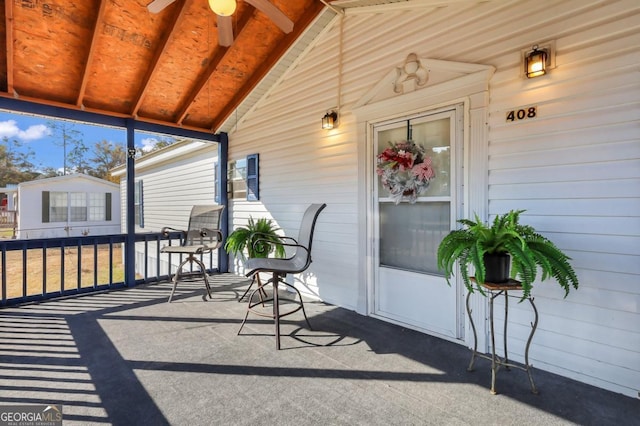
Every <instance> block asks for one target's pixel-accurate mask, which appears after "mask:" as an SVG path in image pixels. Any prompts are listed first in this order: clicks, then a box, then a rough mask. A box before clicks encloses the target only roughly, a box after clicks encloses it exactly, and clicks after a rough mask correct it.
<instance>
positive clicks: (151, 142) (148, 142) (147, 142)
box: [140, 138, 158, 152]
mask: <svg viewBox="0 0 640 426" xmlns="http://www.w3.org/2000/svg"><path fill="white" fill-rule="evenodd" d="M140 143H142V151H143V152H149V151H151V150H152V149H153V148H154V147H155V146H156V144H157V143H158V139H156V138H144V139H142V140H141V141H140Z"/></svg>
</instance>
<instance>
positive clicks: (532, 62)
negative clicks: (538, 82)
mask: <svg viewBox="0 0 640 426" xmlns="http://www.w3.org/2000/svg"><path fill="white" fill-rule="evenodd" d="M548 56H549V54H548V51H547V49H539V48H538V45H537V44H536V45H535V46H533V47H532V50H531V51H530V52H529V53H527V54H526V55H525V57H524V69H525V73H526V74H527V78H534V77H540V76H541V75H545V74H546V73H547V58H548Z"/></svg>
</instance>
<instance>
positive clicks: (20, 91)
mask: <svg viewBox="0 0 640 426" xmlns="http://www.w3.org/2000/svg"><path fill="white" fill-rule="evenodd" d="M149 1H151V0H145V1H144V2H142V1H132V0H126V1H125V0H122V1H119V0H115V1H114V0H92V1H91V2H89V1H88V0H69V1H66V2H56V3H55V4H54V3H51V2H50V1H44V0H4V1H3V2H2V3H0V31H1V32H0V40H1V41H0V43H2V44H3V46H5V51H0V67H1V68H2V69H0V100H4V99H15V100H16V101H19V103H18V104H17V105H19V106H18V110H19V111H22V110H23V108H27V109H24V111H27V110H28V104H34V105H33V108H34V111H35V110H37V111H41V112H42V111H49V109H47V107H51V108H52V109H51V111H57V110H58V109H60V108H64V109H66V110H69V111H68V112H69V113H70V114H71V115H73V114H72V112H73V111H83V113H86V114H84V115H78V116H82V117H91V116H92V115H93V114H97V115H102V116H110V117H117V118H131V119H133V120H134V121H135V122H140V123H147V124H150V125H153V126H155V125H158V127H168V128H171V127H173V128H176V129H178V128H179V129H183V130H193V131H196V132H204V133H211V132H212V131H220V127H219V126H220V122H221V121H222V120H228V117H230V116H231V115H232V114H233V112H234V111H235V110H237V109H238V107H239V106H240V105H241V104H242V102H244V101H245V100H246V99H247V96H248V95H249V94H250V92H251V91H252V90H253V89H255V88H256V87H259V84H260V82H261V81H264V77H265V76H266V75H268V73H269V72H270V71H271V67H273V66H274V65H275V64H277V63H279V60H280V59H281V58H282V56H283V55H284V54H286V52H287V51H288V50H289V48H290V46H291V45H292V44H293V43H294V42H295V40H296V38H298V37H300V36H301V35H303V34H304V32H305V31H306V29H307V27H308V26H309V24H312V23H313V22H314V21H313V18H315V17H316V16H317V15H318V14H319V13H320V12H321V11H322V9H323V8H324V6H323V5H322V3H324V0H268V1H269V2H270V3H273V4H274V5H277V7H278V8H279V9H280V10H281V11H282V12H283V13H285V14H286V15H287V16H289V17H290V19H291V20H292V21H293V22H294V29H293V32H292V33H290V34H284V33H283V32H282V30H281V29H280V28H278V26H277V25H271V24H269V23H267V22H266V18H265V16H263V15H262V14H261V13H259V12H257V11H256V8H255V7H251V5H250V3H249V2H246V4H247V6H245V4H242V3H241V4H240V7H239V8H238V10H237V12H236V14H234V18H233V21H234V29H235V33H236V34H234V40H233V43H232V44H231V46H229V47H222V46H219V41H218V39H217V38H216V37H215V33H216V30H215V26H214V23H215V15H213V14H211V12H210V11H209V9H208V7H207V5H206V1H207V0H175V1H174V2H173V4H172V5H171V6H169V9H167V11H166V12H163V13H164V15H162V16H157V17H155V16H148V14H149V13H150V12H149V11H148V9H147V4H148V3H149ZM205 10H206V11H207V14H208V15H211V21H210V23H208V24H205V23H204V19H203V16H202V14H203V13H204V11H205ZM3 13H4V15H3ZM143 14H145V15H144V16H143ZM191 19H193V22H192V23H189V22H187V21H188V20H191ZM204 29H208V30H204ZM2 36H4V37H5V38H4V39H2V38H1V37H2ZM209 40H210V41H209ZM205 43H206V48H205V47H204V46H205ZM196 52H197V53H196ZM5 53H6V58H5V56H4V54H5ZM194 55H197V57H194ZM223 67H224V69H223ZM114 70H117V71H114ZM281 72H282V70H278V73H277V75H279V74H280V73H281ZM238 91H239V92H238ZM251 102H255V101H251ZM35 104H37V105H35ZM24 105H27V106H26V107H25V106H24ZM41 106H44V107H45V108H41ZM54 115H55V114H54ZM98 122H99V119H98ZM164 131H166V129H165V130H163V132H164Z"/></svg>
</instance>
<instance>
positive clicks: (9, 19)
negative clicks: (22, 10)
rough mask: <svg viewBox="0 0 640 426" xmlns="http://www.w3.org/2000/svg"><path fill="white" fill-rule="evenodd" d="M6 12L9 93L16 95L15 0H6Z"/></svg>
mask: <svg viewBox="0 0 640 426" xmlns="http://www.w3.org/2000/svg"><path fill="white" fill-rule="evenodd" d="M4 13H5V28H6V30H5V31H6V34H5V37H6V42H7V43H6V44H7V93H10V94H12V95H15V92H14V89H13V1H11V0H8V1H5V3H4Z"/></svg>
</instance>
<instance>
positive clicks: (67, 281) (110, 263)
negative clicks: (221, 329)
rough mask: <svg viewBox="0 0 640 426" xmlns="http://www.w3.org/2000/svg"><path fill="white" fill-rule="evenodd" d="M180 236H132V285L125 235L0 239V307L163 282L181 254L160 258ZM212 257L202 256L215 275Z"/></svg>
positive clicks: (179, 241) (148, 234) (214, 257)
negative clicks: (126, 279) (164, 247)
mask: <svg viewBox="0 0 640 426" xmlns="http://www.w3.org/2000/svg"><path fill="white" fill-rule="evenodd" d="M181 235H182V234H181V233H178V232H176V233H171V234H169V235H168V236H167V235H163V234H162V233H144V234H136V238H135V241H136V244H135V248H134V249H135V252H136V256H135V258H136V264H135V265H132V267H134V268H135V271H136V279H135V282H134V283H125V276H126V274H125V264H124V259H125V258H126V257H125V255H124V254H125V253H124V250H125V248H124V247H125V244H124V243H125V240H126V235H125V234H117V235H95V236H84V237H69V238H55V239H52V238H48V239H24V240H0V293H1V301H0V306H9V305H16V304H21V303H25V302H32V301H38V300H44V299H50V298H55V297H61V296H70V295H75V294H81V293H88V292H93V291H103V290H109V289H115V288H120V287H124V286H126V285H136V284H141V283H149V282H157V281H164V280H168V279H169V276H170V275H171V274H172V273H174V272H175V268H176V266H177V265H178V264H179V263H180V262H181V261H182V260H183V255H175V254H174V255H173V256H171V255H170V254H168V253H160V249H161V248H162V246H163V245H166V244H180V243H181V240H180V238H181ZM217 258H218V257H217V253H216V252H214V253H210V254H208V255H205V256H202V257H201V260H202V261H203V262H204V264H205V265H206V266H207V269H208V272H214V271H218V270H219V268H218V264H217V263H218V262H217Z"/></svg>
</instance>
